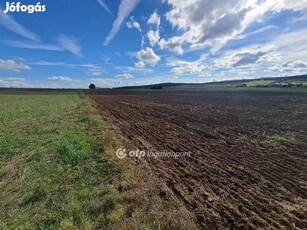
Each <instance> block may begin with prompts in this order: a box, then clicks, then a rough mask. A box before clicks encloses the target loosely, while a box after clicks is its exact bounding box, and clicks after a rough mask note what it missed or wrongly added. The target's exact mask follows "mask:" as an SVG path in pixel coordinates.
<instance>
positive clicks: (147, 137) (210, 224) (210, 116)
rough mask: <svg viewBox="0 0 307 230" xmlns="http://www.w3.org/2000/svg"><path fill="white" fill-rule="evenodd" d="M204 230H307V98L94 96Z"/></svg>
mask: <svg viewBox="0 0 307 230" xmlns="http://www.w3.org/2000/svg"><path fill="white" fill-rule="evenodd" d="M88 94H89V96H90V98H91V99H92V100H93V101H94V102H95V104H96V106H97V108H98V110H99V112H100V113H101V115H102V116H103V117H104V118H105V119H108V120H110V121H112V122H113V124H114V125H115V126H116V127H118V128H119V130H120V131H121V133H122V135H123V136H124V137H125V138H126V140H127V141H128V142H129V143H130V146H131V149H137V148H138V149H142V150H147V149H150V150H157V151H162V150H167V151H180V152H182V151H190V152H191V157H180V158H157V159H155V158H147V159H144V160H145V161H147V162H148V163H149V165H150V167H151V169H152V171H153V172H154V174H155V176H156V177H157V178H159V179H160V180H161V181H163V182H164V183H165V184H166V185H167V186H168V187H169V188H170V190H171V191H172V192H173V194H174V195H175V196H177V197H178V198H179V199H180V200H181V201H182V203H183V204H184V205H185V206H186V207H187V209H188V210H189V211H190V212H191V213H192V214H193V216H194V217H195V221H196V222H197V224H198V225H199V227H200V228H202V229H269V228H270V229H307V219H306V217H307V135H306V134H307V95H304V94H302V95H298V94H274V93H267V94H260V93H234V92H232V93H219V92H172V93H171V92H129V91H92V92H88Z"/></svg>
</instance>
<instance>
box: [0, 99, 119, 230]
mask: <svg viewBox="0 0 307 230" xmlns="http://www.w3.org/2000/svg"><path fill="white" fill-rule="evenodd" d="M107 131H108V129H107V128H106V127H104V126H102V125H101V122H100V117H99V116H97V115H95V114H93V109H92V107H91V105H90V103H89V102H88V101H87V100H85V99H82V98H80V97H79V96H78V95H77V94H76V93H73V94H71V93H67V94H63V95H43V94H42V95H13V96H12V95H11V96H4V95H3V96H0V193H1V199H0V210H1V212H0V229H101V228H108V227H109V226H111V225H112V223H113V222H114V221H116V216H115V217H114V214H113V213H114V210H115V203H116V201H117V199H118V195H117V193H116V192H113V190H112V188H111V186H110V184H112V181H113V180H114V179H115V178H116V177H117V174H118V170H117V168H116V167H115V166H114V164H112V163H111V162H110V161H109V160H108V157H106V154H104V153H103V150H102V146H103V145H102V143H103V141H104V136H105V134H106V133H107Z"/></svg>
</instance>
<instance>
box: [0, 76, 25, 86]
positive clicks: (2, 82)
mask: <svg viewBox="0 0 307 230" xmlns="http://www.w3.org/2000/svg"><path fill="white" fill-rule="evenodd" d="M25 84H26V79H25V78H16V77H10V78H0V87H23V86H24V85H25Z"/></svg>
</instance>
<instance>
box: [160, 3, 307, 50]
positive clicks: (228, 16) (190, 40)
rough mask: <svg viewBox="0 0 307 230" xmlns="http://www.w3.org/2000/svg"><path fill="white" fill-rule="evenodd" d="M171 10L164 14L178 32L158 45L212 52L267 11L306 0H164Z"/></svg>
mask: <svg viewBox="0 0 307 230" xmlns="http://www.w3.org/2000/svg"><path fill="white" fill-rule="evenodd" d="M165 2H167V3H168V4H169V5H170V6H171V10H170V11H169V12H167V13H166V14H165V16H166V19H167V21H168V22H169V23H170V24H171V26H172V27H173V29H177V31H178V32H179V33H180V35H176V36H175V37H169V38H167V39H166V38H165V39H163V40H162V42H161V48H162V49H169V50H171V51H174V52H176V53H177V54H182V53H183V51H182V46H183V45H185V44H186V45H187V46H188V47H189V48H190V49H203V48H205V47H211V51H212V52H215V51H217V50H219V49H220V48H221V47H223V46H224V45H225V44H226V43H227V42H228V41H230V40H232V39H235V38H236V37H237V36H238V35H240V34H241V33H242V32H244V31H245V29H246V28H247V27H249V26H250V25H251V24H252V23H254V22H257V20H259V19H260V18H263V16H264V15H265V14H266V13H268V12H270V13H279V12H281V11H284V10H292V11H300V10H303V9H304V8H306V0H304V1H291V0H263V1H257V0H239V1H238V0H228V1H227V2H225V1H224V0H215V1H208V0H195V1H182V0H166V1H165Z"/></svg>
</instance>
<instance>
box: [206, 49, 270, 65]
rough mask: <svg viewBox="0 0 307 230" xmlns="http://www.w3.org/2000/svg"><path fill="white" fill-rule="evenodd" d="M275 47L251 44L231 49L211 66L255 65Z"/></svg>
mask: <svg viewBox="0 0 307 230" xmlns="http://www.w3.org/2000/svg"><path fill="white" fill-rule="evenodd" d="M273 50H274V47H273V46H270V45H263V46H250V47H247V48H242V49H239V50H230V51H228V52H226V53H225V54H224V55H223V57H221V58H218V59H215V60H214V61H213V65H212V66H211V68H213V69H221V68H237V67H243V66H253V65H256V64H259V63H261V62H262V61H263V60H264V58H265V57H266V56H270V55H268V54H269V53H270V52H273Z"/></svg>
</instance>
